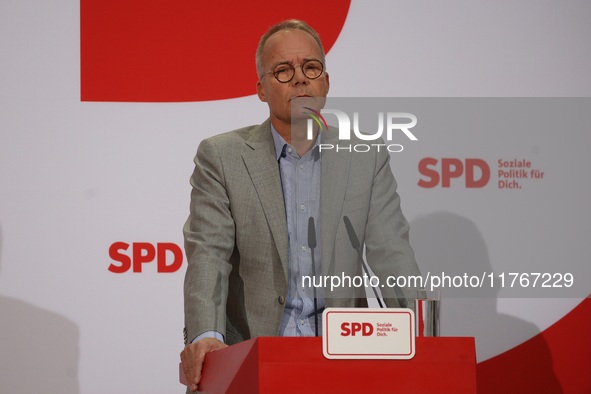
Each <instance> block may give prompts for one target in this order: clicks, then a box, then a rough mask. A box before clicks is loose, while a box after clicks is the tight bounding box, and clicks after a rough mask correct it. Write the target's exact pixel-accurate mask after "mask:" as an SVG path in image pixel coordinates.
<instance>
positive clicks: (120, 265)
mask: <svg viewBox="0 0 591 394" xmlns="http://www.w3.org/2000/svg"><path fill="white" fill-rule="evenodd" d="M130 246H131V250H129V249H130ZM109 256H110V257H111V259H112V260H113V261H114V263H111V264H110V265H109V268H108V269H109V271H111V272H113V273H115V274H123V273H125V272H128V271H129V270H130V269H131V270H132V272H142V269H143V266H144V264H146V263H153V262H156V270H157V272H160V273H171V272H176V271H178V270H179V269H180V268H181V266H182V265H183V251H182V250H181V248H180V247H179V246H178V245H176V244H173V243H165V242H162V243H158V244H156V245H155V246H154V245H153V244H151V243H147V242H134V243H133V244H132V245H130V244H128V243H125V242H115V243H114V244H112V245H111V247H110V248H109Z"/></svg>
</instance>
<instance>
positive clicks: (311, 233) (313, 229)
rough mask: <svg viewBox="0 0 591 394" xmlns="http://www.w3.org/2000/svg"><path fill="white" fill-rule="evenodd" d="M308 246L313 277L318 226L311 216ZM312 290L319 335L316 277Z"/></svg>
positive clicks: (315, 327)
mask: <svg viewBox="0 0 591 394" xmlns="http://www.w3.org/2000/svg"><path fill="white" fill-rule="evenodd" d="M308 247H309V248H310V253H311V256H312V278H314V277H315V276H316V262H315V261H314V260H315V259H314V249H315V248H316V227H315V226H314V218H313V217H312V216H310V218H309V219H308ZM312 290H313V291H314V332H315V333H316V336H318V301H317V300H316V286H314V279H312Z"/></svg>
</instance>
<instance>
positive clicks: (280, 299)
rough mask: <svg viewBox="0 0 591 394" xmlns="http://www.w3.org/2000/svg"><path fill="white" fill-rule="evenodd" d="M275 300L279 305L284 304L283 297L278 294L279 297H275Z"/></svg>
mask: <svg viewBox="0 0 591 394" xmlns="http://www.w3.org/2000/svg"><path fill="white" fill-rule="evenodd" d="M277 301H279V304H281V305H283V304H285V298H284V297H283V296H279V298H277Z"/></svg>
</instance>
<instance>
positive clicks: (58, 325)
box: [0, 228, 80, 394]
mask: <svg viewBox="0 0 591 394" xmlns="http://www.w3.org/2000/svg"><path fill="white" fill-rule="evenodd" d="M1 258H2V233H1V228H0V268H1V263H2V261H1ZM0 272H1V271H0ZM31 291H35V289H31ZM79 342H80V333H79V329H78V326H77V325H76V324H74V323H73V322H72V321H70V320H69V319H67V318H66V317H64V316H61V315H59V314H57V313H55V312H51V311H48V310H46V309H43V308H40V307H38V306H35V305H32V304H29V303H27V302H24V301H21V300H18V299H15V298H11V297H5V296H2V295H0V391H2V392H3V393H36V392H48V393H60V394H76V393H79V392H80V387H79V386H80V384H79V381H78V360H79V358H80V351H79Z"/></svg>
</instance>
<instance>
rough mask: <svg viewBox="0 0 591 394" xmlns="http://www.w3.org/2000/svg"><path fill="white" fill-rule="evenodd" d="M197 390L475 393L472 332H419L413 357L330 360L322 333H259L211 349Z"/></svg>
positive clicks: (230, 392) (242, 393) (263, 393)
mask: <svg viewBox="0 0 591 394" xmlns="http://www.w3.org/2000/svg"><path fill="white" fill-rule="evenodd" d="M181 374H182V372H181ZM181 377H182V378H184V376H181ZM181 380H182V381H184V379H181ZM199 392H200V393H208V394H216V393H228V394H232V393H240V394H244V393H260V394H271V393H273V394H276V393H284V394H288V393H297V394H301V393H302V392H309V393H339V394H342V393H394V394H397V393H412V394H416V393H438V394H441V393H450V394H451V393H453V394H462V393H476V352H475V347H474V338H464V337H437V338H431V337H418V338H416V354H415V357H414V358H413V359H411V360H328V359H326V358H324V356H323V355H322V338H320V337H312V338H309V337H307V338H296V337H261V338H256V339H251V340H248V341H245V342H241V343H239V344H236V345H232V346H230V347H228V348H225V349H222V350H217V351H215V352H211V353H208V354H207V356H206V357H205V365H204V369H203V376H202V379H201V383H200V384H199Z"/></svg>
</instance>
